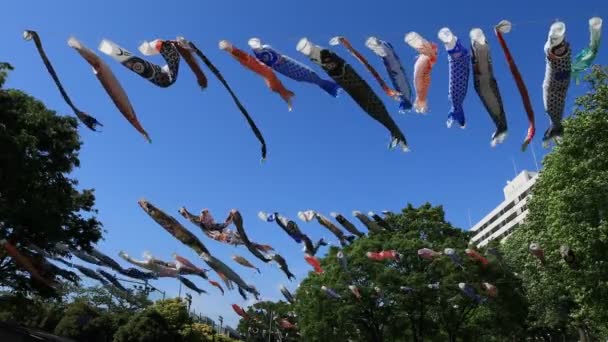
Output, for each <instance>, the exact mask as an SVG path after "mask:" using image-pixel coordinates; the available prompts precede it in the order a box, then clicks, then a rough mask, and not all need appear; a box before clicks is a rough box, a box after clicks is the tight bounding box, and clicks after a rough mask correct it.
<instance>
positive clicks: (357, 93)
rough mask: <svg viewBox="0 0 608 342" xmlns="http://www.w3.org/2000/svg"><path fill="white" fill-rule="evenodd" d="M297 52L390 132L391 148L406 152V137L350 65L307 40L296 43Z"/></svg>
mask: <svg viewBox="0 0 608 342" xmlns="http://www.w3.org/2000/svg"><path fill="white" fill-rule="evenodd" d="M296 49H297V50H298V51H300V52H301V53H303V54H304V55H306V56H308V58H310V60H312V61H313V62H315V63H316V64H318V65H320V66H321V67H322V68H323V70H325V72H327V74H328V75H329V76H330V77H331V78H332V79H333V80H334V81H336V83H338V84H339V85H340V86H341V87H342V89H344V91H345V92H346V93H347V94H348V95H350V96H351V97H352V98H353V100H355V102H356V103H357V104H358V105H359V106H360V107H361V108H362V109H363V110H364V111H365V112H366V113H367V114H368V115H369V116H371V117H372V118H373V119H374V120H376V121H378V122H379V123H381V124H382V125H383V126H384V127H385V128H386V129H387V130H388V131H389V132H390V134H391V141H390V144H389V147H390V148H395V147H397V146H400V147H401V148H402V149H403V151H409V148H408V145H407V141H406V140H405V136H404V135H403V133H402V132H401V130H400V129H399V127H398V126H397V124H396V123H395V121H394V120H393V119H392V118H391V116H390V115H389V113H388V111H387V110H386V107H385V106H384V103H382V101H381V100H380V98H379V97H378V95H376V93H374V91H373V90H372V88H371V87H370V86H369V84H367V82H365V81H364V80H363V78H361V76H359V74H357V72H356V71H355V70H354V69H353V67H352V66H350V64H348V63H346V61H344V59H342V58H341V57H340V56H338V55H337V54H335V53H334V52H332V51H330V50H328V49H324V48H321V47H320V46H318V45H315V44H313V43H312V42H311V41H309V40H308V39H306V38H302V39H301V40H300V41H299V42H298V45H297V47H296Z"/></svg>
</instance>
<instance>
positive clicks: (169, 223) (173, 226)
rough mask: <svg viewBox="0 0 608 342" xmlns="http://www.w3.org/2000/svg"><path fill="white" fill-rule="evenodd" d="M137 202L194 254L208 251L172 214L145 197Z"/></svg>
mask: <svg viewBox="0 0 608 342" xmlns="http://www.w3.org/2000/svg"><path fill="white" fill-rule="evenodd" d="M137 203H138V204H139V206H140V207H141V208H142V209H143V210H144V211H145V212H146V213H147V214H148V215H149V216H150V217H151V218H152V219H153V220H154V221H155V222H156V223H158V225H160V226H161V227H163V228H164V229H165V230H166V231H167V232H169V234H171V235H173V236H174V237H175V238H176V239H177V240H179V241H180V242H181V243H183V244H184V245H186V246H188V247H190V248H192V250H194V251H195V252H196V254H199V255H200V254H201V253H203V252H205V253H209V250H208V249H207V247H205V245H203V243H202V242H201V241H200V240H199V239H198V238H197V237H196V236H195V235H194V234H192V233H191V232H190V231H189V230H187V229H186V228H185V227H184V226H182V225H181V223H179V222H178V221H177V220H176V219H175V218H174V217H173V216H169V215H167V214H166V213H165V212H163V211H162V210H160V209H158V208H157V207H155V206H154V205H153V204H151V203H150V202H148V201H146V200H145V199H141V200H139V201H138V202H137Z"/></svg>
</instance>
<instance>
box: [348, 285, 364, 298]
mask: <svg viewBox="0 0 608 342" xmlns="http://www.w3.org/2000/svg"><path fill="white" fill-rule="evenodd" d="M348 289H349V290H350V292H351V293H352V294H353V296H355V298H357V300H359V301H361V292H359V289H358V288H357V287H356V286H355V285H348Z"/></svg>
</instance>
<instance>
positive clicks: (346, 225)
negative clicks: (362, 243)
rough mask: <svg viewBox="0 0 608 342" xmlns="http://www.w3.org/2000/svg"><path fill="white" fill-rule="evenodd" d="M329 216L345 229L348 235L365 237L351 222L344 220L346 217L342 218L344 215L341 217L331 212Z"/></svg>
mask: <svg viewBox="0 0 608 342" xmlns="http://www.w3.org/2000/svg"><path fill="white" fill-rule="evenodd" d="M329 216H331V217H333V218H335V219H336V221H338V223H339V224H340V225H341V226H342V227H343V228H344V229H346V231H348V232H349V233H351V234H353V235H356V236H358V237H363V236H365V234H363V233H362V232H361V231H360V230H359V229H357V227H356V226H355V225H354V224H353V223H352V222H350V221H349V220H348V219H346V217H344V215H342V214H340V213H336V212H332V213H330V214H329Z"/></svg>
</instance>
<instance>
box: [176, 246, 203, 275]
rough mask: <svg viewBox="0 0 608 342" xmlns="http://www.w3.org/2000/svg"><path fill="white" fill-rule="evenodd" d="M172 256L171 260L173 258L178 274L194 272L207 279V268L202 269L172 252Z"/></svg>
mask: <svg viewBox="0 0 608 342" xmlns="http://www.w3.org/2000/svg"><path fill="white" fill-rule="evenodd" d="M172 256H173V260H175V268H176V269H177V271H178V272H179V273H180V274H195V275H198V276H199V277H201V278H203V279H205V280H208V279H209V277H208V276H207V270H203V269H202V268H199V267H197V266H195V265H194V264H193V263H192V262H191V261H190V260H188V259H186V258H184V257H182V256H179V255H177V254H175V253H173V255H172Z"/></svg>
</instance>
